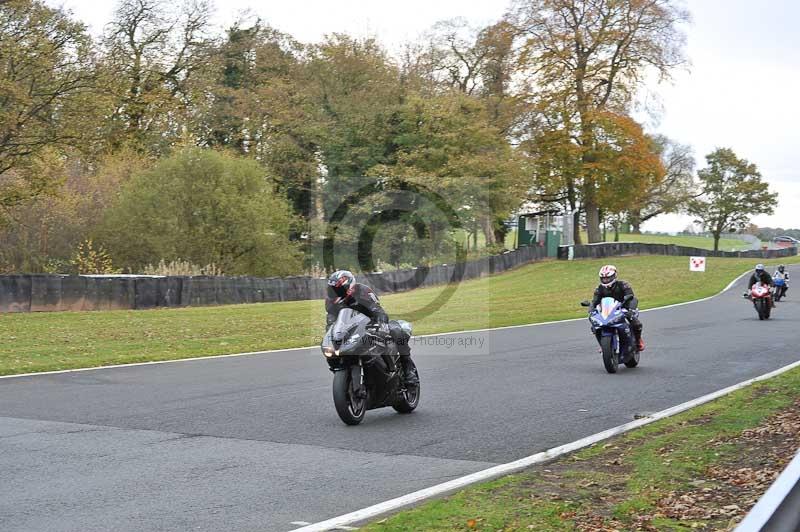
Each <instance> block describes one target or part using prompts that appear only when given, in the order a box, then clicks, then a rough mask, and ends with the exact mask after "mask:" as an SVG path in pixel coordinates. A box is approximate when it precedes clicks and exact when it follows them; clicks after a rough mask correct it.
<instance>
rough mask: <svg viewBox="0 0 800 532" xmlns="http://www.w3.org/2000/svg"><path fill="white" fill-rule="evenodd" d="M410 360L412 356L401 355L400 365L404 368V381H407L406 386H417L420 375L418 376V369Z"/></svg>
mask: <svg viewBox="0 0 800 532" xmlns="http://www.w3.org/2000/svg"><path fill="white" fill-rule="evenodd" d="M410 362H411V357H410V356H401V357H400V366H402V368H403V382H405V383H406V386H416V385H417V384H419V377H418V376H417V370H416V369H415V368H414V366H413V365H412V364H411V363H410Z"/></svg>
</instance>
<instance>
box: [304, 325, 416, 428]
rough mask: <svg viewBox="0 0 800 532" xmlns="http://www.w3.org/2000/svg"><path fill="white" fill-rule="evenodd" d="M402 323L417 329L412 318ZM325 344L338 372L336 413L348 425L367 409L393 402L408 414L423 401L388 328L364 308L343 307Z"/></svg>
mask: <svg viewBox="0 0 800 532" xmlns="http://www.w3.org/2000/svg"><path fill="white" fill-rule="evenodd" d="M398 323H399V324H400V325H401V327H403V328H404V329H405V330H406V331H407V332H408V333H409V334H410V333H411V325H410V324H409V323H407V322H402V321H399V322H398ZM320 347H321V348H322V354H323V355H324V356H325V359H326V360H327V361H328V366H329V367H330V369H331V371H332V372H333V404H334V406H336V413H337V414H339V417H340V418H341V419H342V421H344V422H345V423H347V424H348V425H358V424H359V423H361V420H363V419H364V414H365V413H366V412H367V410H373V409H375V408H383V407H385V406H391V407H392V408H394V409H395V410H396V411H398V412H400V413H401V414H408V413H409V412H411V411H413V410H414V409H415V408H417V405H419V389H420V387H419V384H415V385H413V386H406V385H405V383H404V381H403V369H402V367H401V366H400V355H399V354H398V353H397V346H395V344H394V342H392V339H391V336H390V335H389V331H388V329H386V328H385V327H382V326H379V325H373V324H371V323H370V319H369V318H368V317H367V316H365V315H364V314H361V313H360V312H358V311H356V310H353V309H342V310H341V311H340V312H339V316H338V317H337V318H336V321H335V322H334V323H333V324H332V325H331V326H330V328H328V332H327V333H325V337H324V338H323V339H322V345H321V346H320ZM409 363H410V364H412V368H413V370H414V371H416V366H414V362H413V361H409ZM418 375H419V374H418Z"/></svg>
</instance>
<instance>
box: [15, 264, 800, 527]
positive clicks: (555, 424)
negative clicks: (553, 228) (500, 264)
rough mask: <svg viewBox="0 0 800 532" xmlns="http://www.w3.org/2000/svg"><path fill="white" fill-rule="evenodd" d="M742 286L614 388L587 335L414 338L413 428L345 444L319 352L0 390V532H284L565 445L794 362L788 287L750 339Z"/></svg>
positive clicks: (667, 320)
mask: <svg viewBox="0 0 800 532" xmlns="http://www.w3.org/2000/svg"><path fill="white" fill-rule="evenodd" d="M791 273H792V274H793V275H794V276H795V278H800V268H798V267H794V268H791ZM743 284H744V280H741V281H740V282H739V283H738V284H737V285H736V286H735V287H734V288H733V289H731V290H729V291H728V292H726V293H724V294H722V295H720V296H717V297H715V298H712V299H710V300H707V301H702V302H698V303H694V304H690V305H683V306H677V307H672V308H667V309H663V310H657V311H652V312H645V313H643V314H642V321H643V323H644V326H645V339H646V340H647V343H648V349H647V351H645V352H644V353H643V354H642V361H641V366H640V367H639V368H636V369H633V370H629V369H626V368H621V369H620V372H619V373H618V374H616V375H608V374H606V372H605V370H604V369H603V365H602V361H601V360H600V355H599V354H598V353H597V352H596V342H595V341H594V339H593V337H591V335H590V334H589V332H588V322H587V321H584V320H581V321H572V322H564V323H558V324H550V325H542V326H535V327H520V328H512V329H504V330H496V331H490V332H481V333H463V334H459V335H446V336H441V337H437V338H433V339H430V338H429V339H420V341H419V342H418V343H416V344H414V352H415V360H416V361H417V365H418V366H419V368H420V373H421V378H422V384H423V389H422V400H421V405H420V408H419V410H418V411H417V412H415V413H413V414H411V415H406V416H403V415H399V414H396V413H395V412H394V411H393V410H390V409H382V410H375V411H370V412H368V413H367V417H366V419H365V421H364V423H363V424H362V425H361V426H358V427H347V426H345V425H344V424H343V423H341V421H339V419H338V417H337V416H336V412H335V411H334V408H333V403H332V400H331V391H330V386H331V380H332V377H331V374H330V372H329V371H328V369H327V365H326V364H325V362H324V361H323V360H322V356H321V354H320V353H319V351H318V350H317V349H309V350H299V351H286V352H275V353H268V354H263V355H253V356H244V357H235V358H217V359H206V360H199V361H187V362H178V363H168V364H157V365H145V366H131V367H125V368H112V369H103V370H94V371H85V372H76V373H64V374H56V375H41V376H30V377H20V378H11V379H0V478H2V481H1V482H0V530H3V531H5V532H10V531H39V530H41V531H67V530H69V531H82V532H83V531H94V530H97V531H106V530H115V531H128V530H130V531H142V530H208V531H217V530H234V531H242V530H248V531H250V530H253V531H256V530H257V531H266V530H276V531H281V530H288V529H292V528H296V526H295V525H292V524H291V523H292V522H297V521H306V522H315V521H320V520H323V519H327V518H330V517H334V516H336V515H340V514H343V513H347V512H350V511H353V510H357V509H359V508H362V507H365V506H369V505H372V504H375V503H378V502H381V501H384V500H387V499H390V498H393V497H396V496H399V495H403V494H405V493H408V492H410V491H414V490H417V489H421V488H425V487H428V486H431V485H434V484H438V483H440V482H444V481H446V480H449V479H452V478H455V477H459V476H462V475H464V474H468V473H472V472H475V471H478V470H481V469H485V468H487V467H490V466H492V465H495V464H497V463H504V462H509V461H512V460H515V459H518V458H522V457H524V456H527V455H530V454H533V453H535V452H538V451H541V450H544V449H547V448H550V447H553V446H556V445H559V444H563V443H567V442H570V441H574V440H576V439H579V438H582V437H584V436H588V435H590V434H594V433H596V432H599V431H601V430H603V429H607V428H610V427H613V426H616V425H620V424H622V423H626V422H628V421H631V420H632V419H633V416H634V414H636V413H639V412H652V411H657V410H662V409H664V408H667V407H670V406H673V405H676V404H678V403H682V402H684V401H687V400H689V399H692V398H695V397H699V396H701V395H704V394H706V393H709V392H712V391H715V390H718V389H720V388H724V387H726V386H729V385H732V384H735V383H737V382H740V381H743V380H745V379H748V378H751V377H755V376H758V375H761V374H764V373H767V372H769V371H771V370H774V369H777V368H779V367H782V366H784V365H786V364H789V363H791V362H794V361H796V360H798V359H800V353H798V343H799V342H798V339H800V285H798V287H796V288H793V289H790V290H789V298H788V299H787V300H786V301H784V302H781V303H779V305H778V308H777V309H775V312H774V314H773V316H774V317H773V319H771V320H769V321H766V322H759V320H758V318H757V316H756V313H755V311H754V309H753V307H752V305H751V304H750V303H749V302H747V301H744V300H742V298H741V293H742V291H743V288H742V286H741V285H743ZM468 338H471V339H472V340H470V341H471V342H472V343H473V346H472V347H469V348H467V347H464V346H463V345H461V346H459V345H458V340H466V339H468ZM422 341H424V342H425V343H428V344H435V343H437V342H438V343H441V344H442V345H438V346H437V345H424V344H423V343H422ZM481 341H483V345H482V346H481V345H480V344H481ZM448 344H449V345H448Z"/></svg>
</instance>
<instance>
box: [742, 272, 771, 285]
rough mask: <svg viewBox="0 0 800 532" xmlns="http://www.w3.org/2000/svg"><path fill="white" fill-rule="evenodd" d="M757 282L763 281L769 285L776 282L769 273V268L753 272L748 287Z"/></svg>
mask: <svg viewBox="0 0 800 532" xmlns="http://www.w3.org/2000/svg"><path fill="white" fill-rule="evenodd" d="M756 283H763V284H766V285H769V286H773V285H774V284H775V283H774V282H773V281H772V276H771V275H770V274H768V273H767V270H761V272H760V273H759V272H753V275H751V276H750V281H749V282H748V283H747V288H753V285H754V284H756Z"/></svg>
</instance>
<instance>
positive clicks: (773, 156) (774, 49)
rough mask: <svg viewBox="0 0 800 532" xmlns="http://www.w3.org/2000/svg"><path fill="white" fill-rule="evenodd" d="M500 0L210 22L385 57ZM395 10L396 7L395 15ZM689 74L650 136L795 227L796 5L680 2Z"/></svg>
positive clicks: (318, 7)
mask: <svg viewBox="0 0 800 532" xmlns="http://www.w3.org/2000/svg"><path fill="white" fill-rule="evenodd" d="M47 1H48V3H49V4H51V5H55V6H62V7H65V8H66V9H68V10H71V11H72V12H73V13H74V14H75V15H76V16H77V17H78V18H79V19H81V20H83V21H84V22H85V23H86V24H87V25H88V26H89V28H90V30H91V31H92V33H95V34H97V33H99V32H100V31H102V28H103V25H104V24H105V23H106V22H108V20H109V19H110V17H111V15H112V12H113V9H114V5H115V2H113V1H97V0H47ZM507 5H508V2H507V1H504V0H501V1H499V2H498V1H487V0H406V1H405V2H403V3H402V4H399V3H397V2H389V1H380V0H337V1H330V0H327V1H322V0H304V1H303V2H297V3H294V2H287V1H283V2H276V1H272V0H267V1H261V2H258V1H257V0H227V1H225V0H217V1H216V16H215V23H217V24H219V25H220V26H226V25H228V24H230V23H231V22H232V21H233V20H235V19H236V18H237V16H238V14H239V13H241V12H243V11H245V10H250V11H251V12H252V13H253V14H256V15H258V16H260V17H261V18H262V19H263V20H264V21H265V22H266V23H268V24H270V25H271V26H273V27H275V28H278V29H280V30H282V31H284V32H286V33H289V34H291V35H293V36H294V37H295V38H297V39H298V40H300V41H304V42H313V41H317V40H319V39H320V38H321V36H322V35H324V34H325V33H332V32H347V33H350V34H353V35H357V36H377V37H378V38H379V39H380V40H381V41H382V42H383V43H384V44H385V45H386V46H387V47H388V48H389V49H390V50H392V49H396V48H398V47H399V46H400V44H401V43H403V42H405V41H407V40H413V39H414V38H415V37H417V36H418V35H419V34H420V33H422V32H423V31H425V30H426V29H428V28H430V27H431V26H432V25H433V24H434V23H436V22H437V21H439V20H443V19H448V18H453V17H464V18H466V19H467V20H469V21H470V22H472V23H473V24H476V25H483V24H487V23H490V22H493V21H495V20H497V19H498V18H499V17H500V16H502V14H503V12H504V11H505V9H506V7H507ZM401 6H402V7H401ZM687 6H688V7H689V10H690V11H691V12H692V16H693V19H694V20H693V23H692V24H691V26H690V27H688V28H687V34H688V48H687V55H688V56H689V58H690V60H691V62H692V65H691V69H690V71H688V72H679V73H677V74H676V75H675V79H674V81H673V83H672V84H671V85H666V86H665V85H662V86H658V87H652V88H651V90H652V91H653V92H654V93H655V94H656V95H657V96H658V100H659V105H660V107H661V108H662V112H661V114H660V120H659V123H657V124H649V126H650V127H649V129H651V130H652V131H657V132H659V133H663V134H666V135H667V136H669V137H671V138H674V139H675V140H677V141H679V142H682V143H684V144H690V145H692V146H693V147H694V150H695V154H696V155H697V158H698V163H699V167H702V166H704V159H703V156H704V155H705V154H707V153H709V152H710V151H712V150H713V149H714V148H715V147H730V148H732V149H733V150H734V151H735V152H736V153H737V154H738V155H739V156H740V157H744V158H746V159H749V160H750V161H752V162H754V163H756V164H757V165H758V167H759V168H760V169H761V172H762V174H763V176H764V178H765V179H766V180H767V181H769V182H770V184H771V186H772V188H773V190H775V191H777V192H779V194H780V197H779V206H778V208H777V209H776V212H775V215H773V216H759V217H756V218H755V219H754V222H755V223H757V224H758V225H762V226H772V227H776V226H779V227H784V228H788V227H800V219H799V218H800V170H798V167H800V165H798V164H797V163H796V158H797V157H798V156H800V153H798V151H799V149H800V104H798V98H800V32H797V31H796V23H797V21H798V20H800V2H797V1H796V0H761V1H759V2H753V1H752V0H688V2H687ZM690 221H691V219H689V218H688V217H685V216H663V217H659V218H657V219H655V220H653V221H651V222H649V223H648V224H646V226H645V227H644V229H647V230H654V231H680V230H682V229H683V228H684V227H686V225H687V224H688V223H689V222H690Z"/></svg>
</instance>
